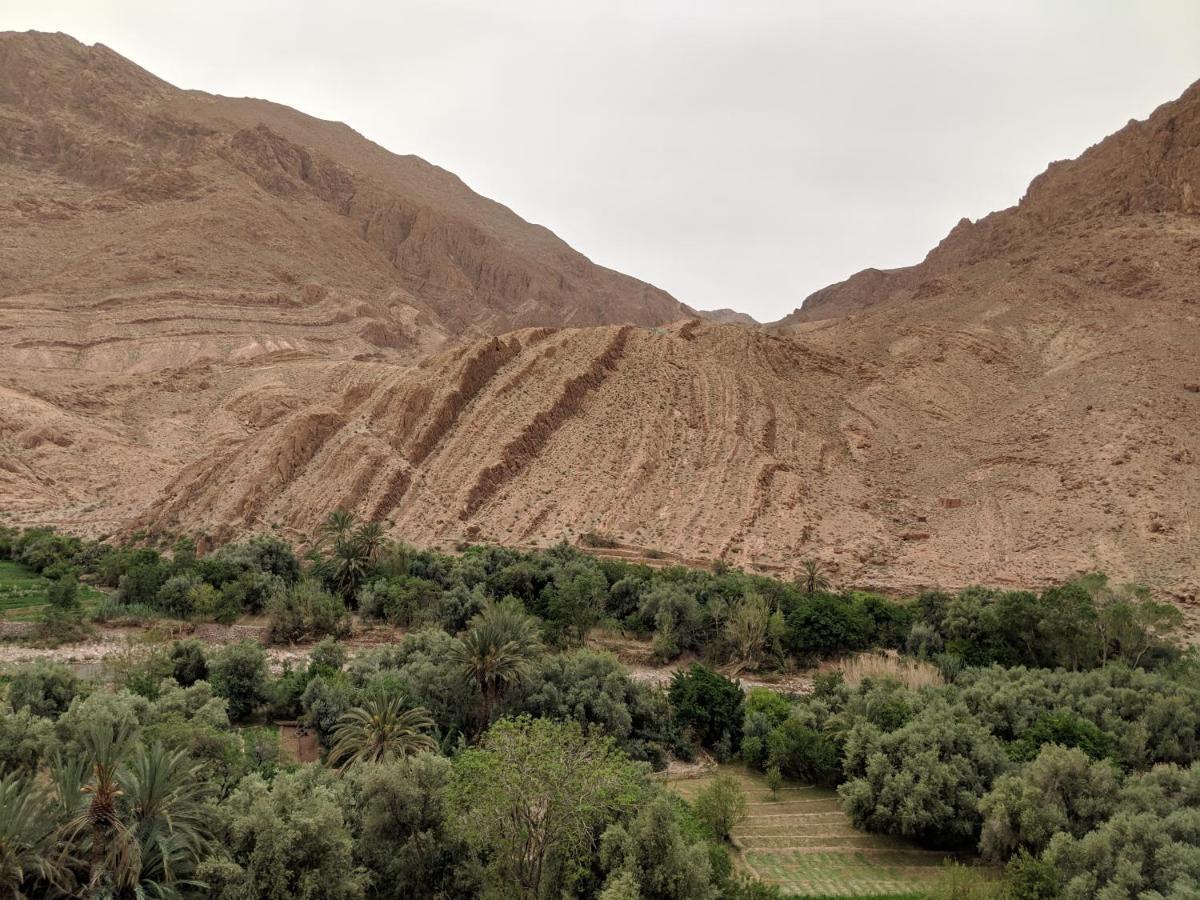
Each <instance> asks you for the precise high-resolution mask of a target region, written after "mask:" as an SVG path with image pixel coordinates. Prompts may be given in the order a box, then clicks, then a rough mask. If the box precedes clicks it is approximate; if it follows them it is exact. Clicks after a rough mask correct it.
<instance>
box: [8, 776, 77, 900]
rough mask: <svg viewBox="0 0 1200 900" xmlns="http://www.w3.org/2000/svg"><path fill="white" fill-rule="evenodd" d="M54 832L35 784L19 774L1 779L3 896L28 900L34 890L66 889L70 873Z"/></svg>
mask: <svg viewBox="0 0 1200 900" xmlns="http://www.w3.org/2000/svg"><path fill="white" fill-rule="evenodd" d="M54 832H55V822H54V820H53V818H52V817H51V815H50V814H49V810H48V809H47V806H46V804H45V802H44V798H43V797H42V796H41V792H39V791H38V790H37V788H35V787H34V785H33V782H32V781H30V780H29V779H28V778H23V777H21V776H19V775H18V774H17V773H15V772H11V773H9V774H8V775H5V776H4V777H3V778H0V896H3V897H12V898H14V900H24V898H25V897H27V896H29V895H27V894H26V893H25V890H26V888H28V887H31V886H33V887H35V888H38V889H41V888H45V887H46V886H53V887H57V888H59V889H62V890H65V889H66V884H67V879H68V870H67V867H66V866H65V865H64V864H63V863H64V861H63V858H62V855H61V854H60V853H58V852H57V848H56V846H55V842H54ZM40 893H41V891H40V890H39V894H38V895H39V896H40Z"/></svg>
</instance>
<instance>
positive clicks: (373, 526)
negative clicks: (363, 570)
mask: <svg viewBox="0 0 1200 900" xmlns="http://www.w3.org/2000/svg"><path fill="white" fill-rule="evenodd" d="M354 540H355V541H356V542H357V543H358V546H359V547H360V548H361V550H362V553H363V556H364V557H365V558H366V561H367V562H368V563H373V562H375V561H376V560H377V559H379V555H380V554H381V553H383V549H384V547H386V546H387V537H386V536H385V535H384V533H383V525H382V524H381V523H379V522H366V523H364V524H362V525H360V526H359V528H358V531H356V532H355V533H354Z"/></svg>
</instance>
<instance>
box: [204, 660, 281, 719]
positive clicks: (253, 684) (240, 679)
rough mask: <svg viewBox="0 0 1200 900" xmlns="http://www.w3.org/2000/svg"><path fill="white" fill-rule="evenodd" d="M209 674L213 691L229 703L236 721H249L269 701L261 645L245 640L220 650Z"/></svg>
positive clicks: (230, 711)
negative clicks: (261, 705)
mask: <svg viewBox="0 0 1200 900" xmlns="http://www.w3.org/2000/svg"><path fill="white" fill-rule="evenodd" d="M209 673H210V677H209V680H210V681H211V682H212V686H213V690H214V691H216V693H217V695H218V696H221V697H224V698H225V699H226V700H227V701H228V703H229V716H230V718H232V719H233V720H234V721H242V720H244V719H246V718H247V717H248V716H249V715H250V714H251V713H252V712H254V710H256V709H257V708H258V706H259V704H261V703H263V702H264V701H266V700H267V699H268V696H269V695H268V693H267V658H266V654H265V653H263V650H262V647H260V646H258V644H255V643H252V642H250V641H244V642H242V643H240V644H230V645H228V646H227V647H223V648H221V649H220V650H219V651H217V653H216V654H214V656H213V659H212V661H211V663H210V664H209Z"/></svg>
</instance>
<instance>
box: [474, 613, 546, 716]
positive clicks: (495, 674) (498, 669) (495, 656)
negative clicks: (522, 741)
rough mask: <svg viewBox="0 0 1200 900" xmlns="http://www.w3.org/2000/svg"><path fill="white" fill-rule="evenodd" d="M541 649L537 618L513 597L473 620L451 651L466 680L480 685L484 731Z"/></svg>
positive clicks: (522, 678) (477, 685)
mask: <svg viewBox="0 0 1200 900" xmlns="http://www.w3.org/2000/svg"><path fill="white" fill-rule="evenodd" d="M541 649H542V642H541V638H540V637H539V635H538V626H537V623H536V621H534V619H533V617H532V616H530V615H529V614H528V613H526V612H525V610H524V609H523V608H522V607H521V604H520V601H518V600H515V599H513V598H511V597H508V598H505V599H504V600H503V601H501V602H500V603H494V604H492V605H491V606H489V607H488V608H487V609H485V610H484V611H483V612H482V613H480V614H479V615H477V616H475V618H473V619H472V620H471V627H470V628H469V629H468V631H467V633H466V634H465V635H463V637H462V639H461V640H460V641H459V642H458V643H457V644H455V645H454V648H453V650H452V651H451V654H452V659H453V660H454V662H455V663H456V664H457V665H458V667H459V670H460V671H461V673H462V676H463V680H465V681H466V682H467V683H474V684H475V686H476V687H478V688H479V695H480V698H481V700H482V703H481V708H480V723H479V731H480V732H481V733H482V732H483V730H484V729H486V728H487V727H488V725H489V724H490V723H491V721H492V711H493V709H494V708H495V706H496V704H497V703H498V702H499V701H500V700H502V699H503V697H504V694H505V693H507V691H508V690H509V689H510V688H512V687H513V686H514V685H517V684H519V683H520V682H521V681H522V680H524V678H525V676H526V675H527V674H528V672H529V666H530V664H531V663H532V661H533V659H534V658H535V657H536V656H537V655H538V653H540V652H541Z"/></svg>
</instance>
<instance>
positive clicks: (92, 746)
mask: <svg viewBox="0 0 1200 900" xmlns="http://www.w3.org/2000/svg"><path fill="white" fill-rule="evenodd" d="M81 740H82V743H83V745H84V755H83V756H82V757H80V758H78V759H73V760H67V761H64V760H63V759H61V758H59V759H57V760H56V762H55V765H54V767H53V773H52V774H53V780H54V784H55V788H56V792H57V800H58V804H59V806H60V809H61V812H62V813H63V817H64V818H66V819H67V821H66V823H65V824H64V825H63V826H62V827H61V828H60V829H59V831H58V837H59V840H60V842H61V848H62V849H61V853H62V860H63V863H64V864H66V862H67V860H68V859H69V855H70V854H71V853H72V852H73V850H74V848H79V850H80V851H81V853H80V855H81V857H82V856H84V854H86V862H85V863H84V864H85V865H86V867H87V883H86V886H85V888H84V890H83V892H82V893H83V894H84V895H86V896H93V895H98V894H100V893H111V894H113V895H115V896H117V897H126V896H129V897H142V896H158V897H171V896H177V895H178V894H179V889H180V888H182V887H187V886H194V885H195V883H194V882H192V881H190V880H189V878H188V876H189V875H190V874H191V873H192V871H193V870H194V869H195V867H196V865H197V864H198V863H199V861H200V860H201V859H202V858H203V856H204V855H205V854H206V852H207V848H208V842H209V834H208V829H207V826H206V822H205V818H204V812H203V806H202V804H201V802H200V793H201V792H202V791H203V790H204V789H205V783H204V780H203V779H202V778H200V777H199V775H198V771H199V770H198V767H197V766H195V765H193V764H191V763H190V762H189V761H188V757H187V754H186V753H185V752H184V751H175V752H170V751H167V750H165V749H164V748H163V747H162V745H161V744H155V745H154V746H153V747H151V748H149V749H147V748H146V747H144V746H141V745H138V746H137V747H135V748H134V750H133V752H132V754H130V755H128V756H127V755H126V751H127V749H128V747H129V746H130V744H131V742H132V734H131V731H130V729H129V728H128V726H122V725H115V724H113V725H101V726H98V727H95V728H93V729H91V730H90V731H89V732H87V733H85V734H84V735H83V736H82V739H81Z"/></svg>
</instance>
